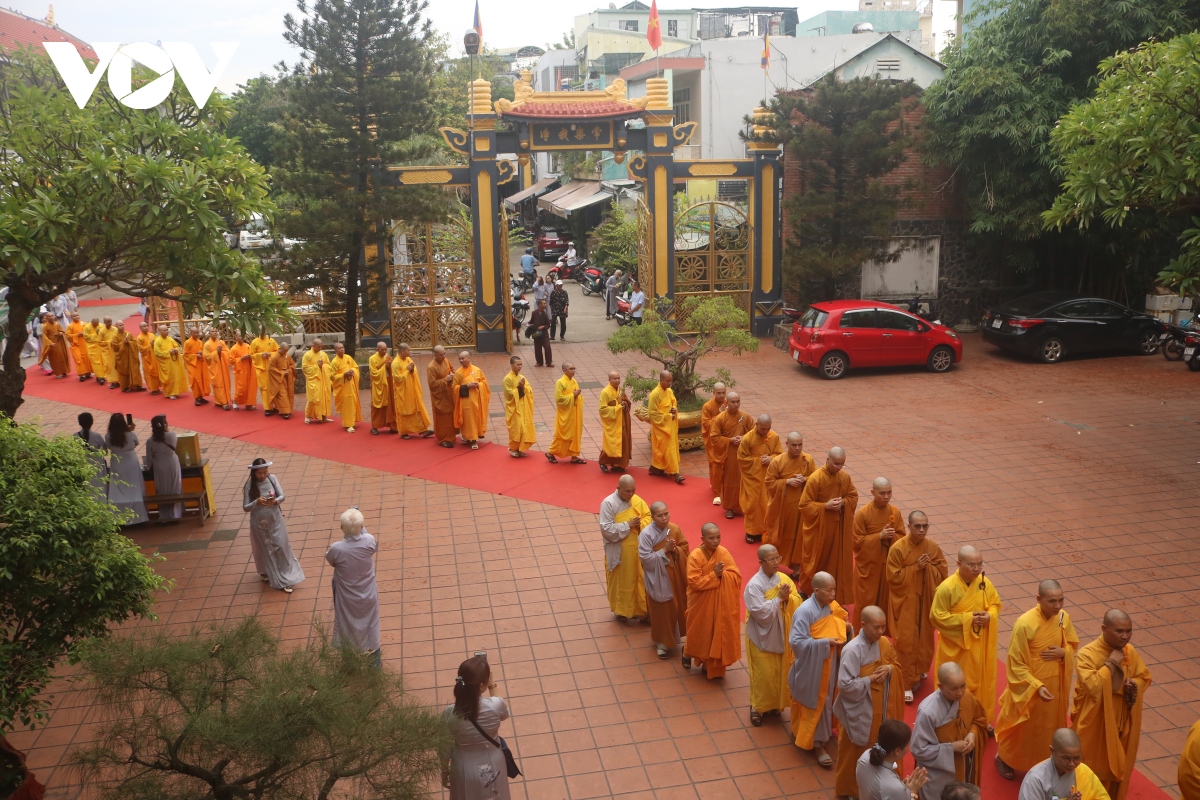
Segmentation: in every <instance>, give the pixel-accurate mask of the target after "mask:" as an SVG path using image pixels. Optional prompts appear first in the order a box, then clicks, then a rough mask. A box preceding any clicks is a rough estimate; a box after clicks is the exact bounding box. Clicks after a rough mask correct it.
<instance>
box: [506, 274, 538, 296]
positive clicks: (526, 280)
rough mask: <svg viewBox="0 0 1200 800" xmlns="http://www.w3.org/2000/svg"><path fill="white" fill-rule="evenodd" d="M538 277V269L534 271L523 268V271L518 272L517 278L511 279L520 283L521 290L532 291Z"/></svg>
mask: <svg viewBox="0 0 1200 800" xmlns="http://www.w3.org/2000/svg"><path fill="white" fill-rule="evenodd" d="M537 278H538V275H537V270H534V271H533V272H525V271H524V270H522V271H521V272H518V273H517V277H516V278H512V279H511V280H513V281H514V282H516V283H518V284H520V286H521V291H523V292H532V291H533V284H534V282H535V281H537Z"/></svg>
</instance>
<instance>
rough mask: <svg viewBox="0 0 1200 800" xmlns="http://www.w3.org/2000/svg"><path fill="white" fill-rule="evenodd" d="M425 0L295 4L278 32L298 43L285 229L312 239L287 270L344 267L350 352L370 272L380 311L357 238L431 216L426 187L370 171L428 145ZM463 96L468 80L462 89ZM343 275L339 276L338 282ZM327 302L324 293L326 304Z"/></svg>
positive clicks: (380, 294) (429, 54)
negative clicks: (389, 184) (394, 185)
mask: <svg viewBox="0 0 1200 800" xmlns="http://www.w3.org/2000/svg"><path fill="white" fill-rule="evenodd" d="M427 6H428V3H427V2H425V1H424V0H316V2H315V3H313V4H312V5H311V7H310V6H309V4H308V3H307V2H306V0H299V2H298V3H297V8H298V10H299V15H298V16H296V17H294V16H292V15H291V14H288V15H287V16H286V17H285V18H284V26H285V29H286V30H285V33H284V38H285V39H286V40H287V41H288V42H289V43H291V44H292V45H294V46H295V47H297V48H298V49H299V50H300V51H301V54H300V61H299V63H298V64H297V65H296V67H295V70H294V75H295V78H296V80H295V82H294V84H293V87H292V91H291V101H292V102H291V108H290V111H289V113H288V115H287V117H286V118H285V121H284V123H283V126H282V135H281V136H280V139H279V142H278V145H277V147H276V149H275V152H274V153H273V155H274V156H275V157H276V159H277V167H276V170H275V175H276V176H277V178H278V180H279V183H280V189H281V190H282V195H281V197H280V206H281V211H282V213H281V220H280V222H281V227H282V228H283V230H284V231H285V232H287V233H290V234H291V235H294V236H300V237H303V238H304V239H306V240H307V244H306V245H305V246H304V247H303V248H300V249H299V250H298V251H297V252H296V253H294V254H290V257H289V259H288V262H289V263H288V264H287V269H288V270H289V271H290V272H295V273H297V274H299V273H305V272H306V271H308V272H316V271H328V270H333V271H336V272H338V273H339V275H338V277H339V278H340V277H341V276H342V275H344V284H342V285H343V286H344V296H343V298H339V299H343V300H344V304H345V309H346V350H347V351H348V352H350V353H353V351H354V345H355V338H356V336H355V334H356V332H357V330H358V324H359V319H358V305H359V300H360V297H361V295H362V287H363V286H364V285H365V284H366V283H367V281H366V280H365V278H366V276H367V274H368V273H369V272H371V271H374V273H375V278H376V280H375V281H374V282H373V284H374V286H375V288H376V289H377V291H376V292H373V293H372V294H371V295H370V296H367V297H365V298H363V300H364V303H363V305H364V307H365V308H366V310H368V311H371V310H382V308H383V307H384V306H385V299H384V298H385V297H386V288H385V287H386V282H387V275H386V264H385V262H384V254H383V253H382V252H380V253H379V257H378V259H377V260H376V262H375V263H374V264H365V263H364V259H363V246H364V245H365V244H372V243H374V242H376V241H377V240H378V239H379V238H380V236H381V231H380V229H379V226H380V224H381V223H382V222H383V221H386V220H393V219H418V218H428V217H429V216H430V215H431V214H433V215H436V214H437V213H438V211H436V210H434V209H440V204H439V202H438V201H439V197H438V195H437V194H435V193H434V192H433V191H430V190H424V191H423V190H420V189H412V188H408V189H405V188H399V189H388V188H385V187H383V186H380V185H378V184H377V182H376V181H375V179H374V173H375V172H376V170H378V169H380V168H381V167H383V166H386V165H388V164H395V163H399V162H406V161H412V160H413V159H414V157H420V156H421V155H423V154H424V152H425V151H426V150H429V149H430V148H429V140H428V139H427V138H425V139H421V138H420V137H419V134H420V133H428V132H429V131H430V130H431V129H432V125H433V120H432V107H431V102H430V99H431V81H432V76H433V73H434V69H435V65H434V57H435V54H436V49H435V40H434V35H433V29H432V25H431V24H430V22H429V20H428V19H425V18H424V12H425V9H426V8H427ZM463 92H464V93H465V92H466V87H465V86H464V87H463ZM339 283H340V281H339ZM330 300H331V298H326V302H327V303H329V302H330Z"/></svg>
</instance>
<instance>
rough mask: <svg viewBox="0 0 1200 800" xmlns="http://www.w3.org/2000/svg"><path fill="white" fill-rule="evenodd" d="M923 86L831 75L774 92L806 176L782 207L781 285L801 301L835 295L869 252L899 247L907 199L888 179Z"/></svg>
mask: <svg viewBox="0 0 1200 800" xmlns="http://www.w3.org/2000/svg"><path fill="white" fill-rule="evenodd" d="M919 94H920V89H919V87H917V86H916V84H914V83H912V82H911V81H907V82H896V81H888V80H881V79H879V78H854V79H853V80H849V81H841V80H838V79H837V78H836V77H834V76H832V75H830V76H828V77H826V78H823V79H821V80H820V81H818V82H817V83H816V84H815V85H814V86H813V87H812V89H811V91H808V92H801V93H796V94H786V95H785V94H781V95H779V96H778V97H776V98H775V99H774V100H773V101H772V102H771V106H770V107H771V110H772V111H773V112H774V114H775V120H776V121H775V131H776V136H778V137H779V139H780V140H781V141H782V142H783V145H784V148H785V152H786V153H787V156H788V157H789V158H795V159H797V161H798V163H799V165H800V172H801V182H802V185H803V190H802V191H801V192H800V193H799V194H797V195H796V196H795V197H793V198H791V199H790V200H789V201H788V202H787V205H786V207H785V213H787V214H789V215H790V217H791V221H792V230H793V237H792V241H791V242H789V243H788V246H787V247H786V248H785V250H784V262H783V266H784V281H785V289H786V290H787V291H788V292H789V293H790V294H791V295H792V296H793V297H795V298H796V299H797V300H798V301H799V302H812V301H814V300H819V299H830V298H834V297H837V296H838V295H839V290H840V287H841V285H842V284H843V283H844V282H845V281H846V279H847V278H848V277H850V276H851V275H852V274H853V273H855V272H856V271H857V270H858V269H859V268H860V267H861V266H862V264H863V263H864V262H867V261H877V262H886V261H893V260H895V259H896V258H898V257H899V255H898V253H896V252H895V251H894V249H893V248H892V246H891V245H890V243H889V238H890V236H891V226H892V223H893V222H894V221H895V219H896V213H897V212H898V211H899V210H900V208H901V207H902V206H903V202H904V201H903V199H902V196H901V194H900V193H899V192H898V191H897V187H896V186H895V185H888V184H887V183H885V180H884V179H885V178H886V177H887V176H888V175H889V173H891V172H892V171H893V170H895V169H896V168H897V167H898V166H900V164H901V163H903V161H904V158H905V156H904V151H905V148H906V147H908V145H909V144H910V143H911V141H912V137H911V134H910V132H909V131H908V129H907V127H906V126H905V125H904V124H903V118H902V112H903V110H904V107H905V105H906V104H907V103H910V102H912V101H913V100H914V99H915V98H916V97H917V96H918V95H919Z"/></svg>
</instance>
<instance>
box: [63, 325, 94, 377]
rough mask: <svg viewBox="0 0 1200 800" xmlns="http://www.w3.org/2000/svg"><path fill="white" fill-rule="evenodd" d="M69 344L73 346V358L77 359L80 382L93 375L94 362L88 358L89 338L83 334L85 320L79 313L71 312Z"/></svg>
mask: <svg viewBox="0 0 1200 800" xmlns="http://www.w3.org/2000/svg"><path fill="white" fill-rule="evenodd" d="M66 334H67V344H69V345H70V346H71V358H73V359H74V360H75V374H76V375H78V376H79V380H80V382H83V381H86V380H87V379H88V378H90V377H91V376H92V362H91V360H90V359H89V358H88V349H87V340H86V339H84V336H83V322H82V321H81V320H80V318H79V313H78V312H75V313H73V314H71V324H70V325H68V326H67V330H66Z"/></svg>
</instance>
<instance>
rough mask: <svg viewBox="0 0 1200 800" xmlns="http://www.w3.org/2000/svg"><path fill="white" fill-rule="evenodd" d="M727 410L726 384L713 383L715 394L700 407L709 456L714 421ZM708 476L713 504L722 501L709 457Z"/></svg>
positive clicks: (705, 449) (702, 436)
mask: <svg viewBox="0 0 1200 800" xmlns="http://www.w3.org/2000/svg"><path fill="white" fill-rule="evenodd" d="M724 410H725V384H723V383H714V384H713V396H712V397H711V398H709V400H708V402H706V403H705V404H704V405H702V406H701V407H700V437H701V438H702V439H704V454H705V456H708V435H709V432H710V430H711V429H712V421H713V420H714V419H716V418H717V415H718V414H720V413H721V412H722V411H724ZM708 478H709V485H710V486H712V491H713V496H714V498H716V499H715V500H713V505H716V504H717V503H719V502H720V501H721V487H720V485H719V484H716V483H713V481H712V478H713V464H712V458H711V457H709V459H708Z"/></svg>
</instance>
